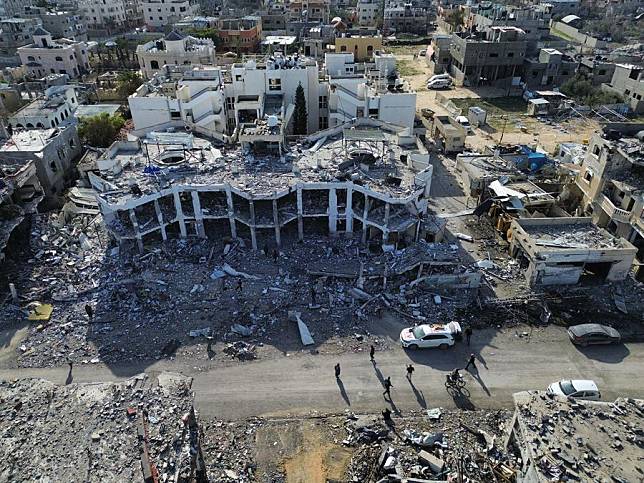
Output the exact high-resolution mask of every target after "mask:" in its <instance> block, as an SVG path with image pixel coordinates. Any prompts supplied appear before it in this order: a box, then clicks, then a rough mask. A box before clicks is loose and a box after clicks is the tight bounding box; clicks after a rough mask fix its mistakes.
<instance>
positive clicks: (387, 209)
mask: <svg viewBox="0 0 644 483" xmlns="http://www.w3.org/2000/svg"><path fill="white" fill-rule="evenodd" d="M390 211H391V205H390V204H389V203H385V221H384V225H385V228H386V227H387V226H389V212H390Z"/></svg>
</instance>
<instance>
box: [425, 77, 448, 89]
mask: <svg viewBox="0 0 644 483" xmlns="http://www.w3.org/2000/svg"><path fill="white" fill-rule="evenodd" d="M451 86H452V81H451V80H450V79H436V80H433V81H429V82H428V83H427V88H428V89H446V88H448V87H451Z"/></svg>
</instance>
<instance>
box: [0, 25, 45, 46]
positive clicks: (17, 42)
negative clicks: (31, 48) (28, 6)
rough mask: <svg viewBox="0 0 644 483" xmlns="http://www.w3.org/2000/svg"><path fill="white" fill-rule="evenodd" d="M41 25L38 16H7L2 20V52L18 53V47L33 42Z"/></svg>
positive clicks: (0, 26) (0, 34)
mask: <svg viewBox="0 0 644 483" xmlns="http://www.w3.org/2000/svg"><path fill="white" fill-rule="evenodd" d="M39 26H40V21H39V20H38V19H36V18H5V19H2V20H0V54H2V55H16V52H17V50H18V47H22V46H24V45H28V44H30V43H31V41H32V38H33V35H34V32H35V31H36V29H38V27H39Z"/></svg>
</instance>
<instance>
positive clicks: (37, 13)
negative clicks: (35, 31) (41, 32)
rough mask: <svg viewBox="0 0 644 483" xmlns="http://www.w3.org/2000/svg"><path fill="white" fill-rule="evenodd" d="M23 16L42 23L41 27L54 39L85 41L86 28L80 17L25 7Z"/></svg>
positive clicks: (64, 12) (66, 12) (56, 11)
mask: <svg viewBox="0 0 644 483" xmlns="http://www.w3.org/2000/svg"><path fill="white" fill-rule="evenodd" d="M24 16H25V17H27V18H36V19H38V18H39V19H40V20H41V21H42V27H43V28H44V29H45V30H46V31H47V32H49V33H51V35H52V37H54V38H65V39H70V40H76V41H78V42H84V41H87V27H86V26H85V23H84V22H83V17H82V16H81V15H76V14H74V13H72V12H70V11H59V10H49V9H46V8H42V7H33V6H26V7H25V11H24Z"/></svg>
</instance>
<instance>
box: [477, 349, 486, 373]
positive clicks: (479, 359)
mask: <svg viewBox="0 0 644 483" xmlns="http://www.w3.org/2000/svg"><path fill="white" fill-rule="evenodd" d="M476 360H477V361H479V362H480V363H481V364H483V367H485V369H486V370H487V362H485V357H483V354H481V353H480V352H479V353H478V354H476Z"/></svg>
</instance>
